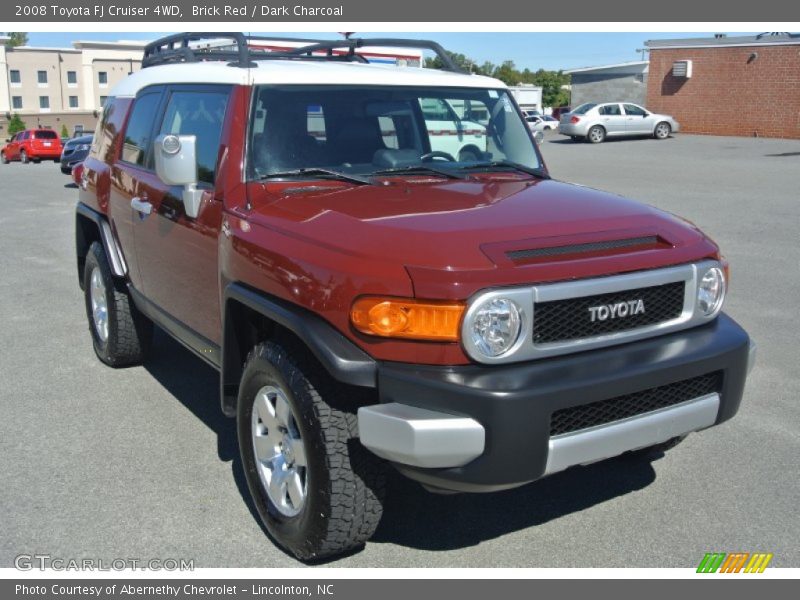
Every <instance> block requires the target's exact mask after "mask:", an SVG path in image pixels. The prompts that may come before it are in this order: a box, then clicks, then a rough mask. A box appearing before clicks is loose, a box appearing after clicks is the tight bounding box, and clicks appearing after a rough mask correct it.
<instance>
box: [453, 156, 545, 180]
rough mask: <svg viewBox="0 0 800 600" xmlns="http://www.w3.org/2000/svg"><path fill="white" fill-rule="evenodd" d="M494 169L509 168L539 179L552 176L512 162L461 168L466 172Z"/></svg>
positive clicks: (492, 162)
mask: <svg viewBox="0 0 800 600" xmlns="http://www.w3.org/2000/svg"><path fill="white" fill-rule="evenodd" d="M494 167H507V168H509V169H514V170H516V171H521V172H522V173H527V174H528V175H533V176H534V177H537V178H538V179H550V176H549V175H548V174H547V173H545V172H544V171H543V170H542V169H537V168H534V167H526V166H525V165H521V164H519V163H516V162H514V161H512V160H493V161H488V162H481V163H475V164H474V165H467V166H465V167H459V168H460V170H462V171H466V170H473V169H491V168H494Z"/></svg>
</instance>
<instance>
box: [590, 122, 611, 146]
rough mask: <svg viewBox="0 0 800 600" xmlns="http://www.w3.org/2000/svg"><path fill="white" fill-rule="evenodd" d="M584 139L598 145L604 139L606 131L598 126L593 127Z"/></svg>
mask: <svg viewBox="0 0 800 600" xmlns="http://www.w3.org/2000/svg"><path fill="white" fill-rule="evenodd" d="M586 137H587V139H588V140H589V141H590V142H591V143H593V144H599V143H600V142H602V141H603V140H604V139H606V130H605V129H603V128H602V127H601V126H600V125H595V126H594V127H592V128H591V129H590V130H589V134H588V135H587V136H586Z"/></svg>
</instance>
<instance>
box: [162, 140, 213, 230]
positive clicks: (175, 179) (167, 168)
mask: <svg viewBox="0 0 800 600" xmlns="http://www.w3.org/2000/svg"><path fill="white" fill-rule="evenodd" d="M196 145H197V136H194V135H172V134H165V135H160V136H158V137H157V138H156V139H155V159H156V160H155V162H156V175H158V178H159V179H160V180H161V181H163V182H164V183H166V184H167V185H181V186H183V194H182V200H183V208H184V210H185V211H186V216H187V217H191V218H193V219H194V218H196V217H197V215H198V213H199V212H200V199H201V198H202V197H203V191H202V190H198V189H197V148H196Z"/></svg>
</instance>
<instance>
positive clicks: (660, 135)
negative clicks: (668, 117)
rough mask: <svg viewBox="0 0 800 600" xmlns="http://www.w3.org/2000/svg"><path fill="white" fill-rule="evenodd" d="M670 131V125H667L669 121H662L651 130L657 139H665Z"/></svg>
mask: <svg viewBox="0 0 800 600" xmlns="http://www.w3.org/2000/svg"><path fill="white" fill-rule="evenodd" d="M671 133H672V127H670V126H669V123H667V122H665V121H662V122H661V123H659V124H658V125H656V128H655V129H654V130H653V135H654V136H655V138H656V139H657V140H665V139H667V138H668V137H669V136H670V134H671Z"/></svg>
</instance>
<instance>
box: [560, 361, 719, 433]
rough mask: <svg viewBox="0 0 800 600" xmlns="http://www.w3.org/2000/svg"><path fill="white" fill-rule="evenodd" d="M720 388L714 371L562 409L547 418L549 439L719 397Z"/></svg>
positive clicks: (717, 376)
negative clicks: (710, 395) (683, 404)
mask: <svg viewBox="0 0 800 600" xmlns="http://www.w3.org/2000/svg"><path fill="white" fill-rule="evenodd" d="M721 388H722V372H721V371H716V372H714V373H708V374H706V375H701V376H700V377H694V378H692V379H685V380H683V381H678V382H676V383H670V384H667V385H662V386H659V387H654V388H650V389H649V390H643V391H641V392H635V393H633V394H626V395H624V396H617V397H616V398H609V399H608V400H599V401H597V402H592V403H591V404H584V405H582V406H573V407H570V408H562V409H561V410H557V411H556V412H554V413H553V415H552V416H551V418H550V436H551V437H552V436H555V435H563V434H565V433H572V432H573V431H580V430H581V429H588V428H589V427H596V426H598V425H605V424H606V423H613V422H614V421H620V420H622V419H627V418H629V417H635V416H637V415H642V414H645V413H648V412H652V411H654V410H658V409H660V408H667V407H669V406H674V405H676V404H680V403H681V402H686V401H687V400H692V399H694V398H699V397H700V396H705V395H707V394H713V393H715V392H717V393H718V392H719V391H720V390H721Z"/></svg>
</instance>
